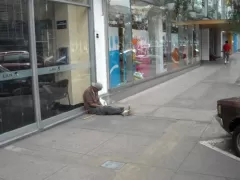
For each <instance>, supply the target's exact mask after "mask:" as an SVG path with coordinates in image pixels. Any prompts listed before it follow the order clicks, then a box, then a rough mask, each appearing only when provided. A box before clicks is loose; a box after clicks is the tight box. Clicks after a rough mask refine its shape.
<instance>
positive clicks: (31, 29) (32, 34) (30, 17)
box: [28, 0, 42, 129]
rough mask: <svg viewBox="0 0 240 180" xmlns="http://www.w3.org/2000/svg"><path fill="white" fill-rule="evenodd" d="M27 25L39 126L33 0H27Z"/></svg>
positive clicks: (36, 115) (34, 98) (39, 112)
mask: <svg viewBox="0 0 240 180" xmlns="http://www.w3.org/2000/svg"><path fill="white" fill-rule="evenodd" d="M28 13H29V15H28V26H29V35H30V36H29V38H30V41H29V46H30V61H31V68H32V89H33V102H34V111H35V120H36V122H37V127H38V128H39V129H42V127H41V108H40V97H39V87H38V67H37V52H36V38H35V20H34V17H35V16H34V0H28Z"/></svg>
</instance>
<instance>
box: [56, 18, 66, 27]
mask: <svg viewBox="0 0 240 180" xmlns="http://www.w3.org/2000/svg"><path fill="white" fill-rule="evenodd" d="M57 29H67V21H66V20H62V21H57Z"/></svg>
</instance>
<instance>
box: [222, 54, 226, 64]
mask: <svg viewBox="0 0 240 180" xmlns="http://www.w3.org/2000/svg"><path fill="white" fill-rule="evenodd" d="M226 58H227V57H226V52H223V59H224V63H225V64H226V63H227V60H226Z"/></svg>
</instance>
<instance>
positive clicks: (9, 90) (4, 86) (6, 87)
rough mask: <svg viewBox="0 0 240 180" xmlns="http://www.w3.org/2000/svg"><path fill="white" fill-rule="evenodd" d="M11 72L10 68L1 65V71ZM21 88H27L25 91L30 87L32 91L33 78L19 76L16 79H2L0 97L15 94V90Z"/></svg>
mask: <svg viewBox="0 0 240 180" xmlns="http://www.w3.org/2000/svg"><path fill="white" fill-rule="evenodd" d="M6 72H10V71H9V70H8V69H6V68H4V67H3V66H1V65H0V73H6ZM19 88H25V92H26V90H27V89H29V92H30V93H31V78H30V77H28V78H19V79H14V80H5V81H0V97H6V96H14V95H15V94H14V91H15V90H16V89H19Z"/></svg>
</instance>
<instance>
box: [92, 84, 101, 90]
mask: <svg viewBox="0 0 240 180" xmlns="http://www.w3.org/2000/svg"><path fill="white" fill-rule="evenodd" d="M92 88H93V90H94V91H95V92H98V91H101V90H102V88H103V86H102V84H101V83H92Z"/></svg>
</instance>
